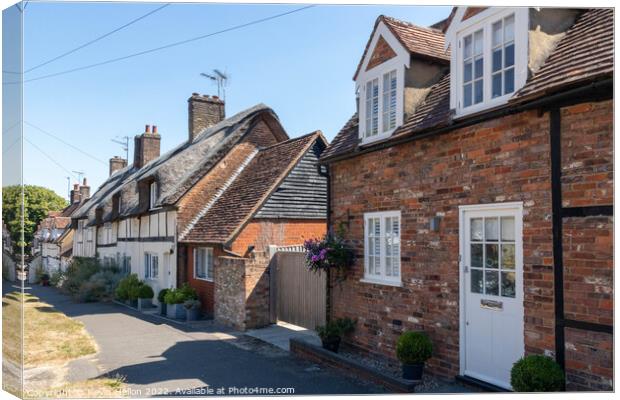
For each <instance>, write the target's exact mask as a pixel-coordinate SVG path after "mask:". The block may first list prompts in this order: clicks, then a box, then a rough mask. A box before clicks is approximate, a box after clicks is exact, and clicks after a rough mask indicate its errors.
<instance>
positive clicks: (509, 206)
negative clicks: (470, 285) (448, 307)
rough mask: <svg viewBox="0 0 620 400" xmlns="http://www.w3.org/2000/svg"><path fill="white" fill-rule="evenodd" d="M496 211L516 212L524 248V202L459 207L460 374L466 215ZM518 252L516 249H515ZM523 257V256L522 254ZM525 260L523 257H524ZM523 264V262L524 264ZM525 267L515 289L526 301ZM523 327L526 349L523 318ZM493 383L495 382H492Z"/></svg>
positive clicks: (463, 340) (463, 339) (461, 364)
mask: <svg viewBox="0 0 620 400" xmlns="http://www.w3.org/2000/svg"><path fill="white" fill-rule="evenodd" d="M495 210H513V211H516V213H517V216H516V218H515V229H516V230H517V232H516V234H519V233H520V234H521V240H520V241H521V248H523V202H522V201H514V202H506V203H488V204H469V205H462V206H459V263H458V264H459V374H460V375H463V374H464V373H465V357H466V352H465V349H466V345H465V343H466V340H467V339H466V337H465V296H466V294H467V290H466V288H465V272H464V271H463V269H464V268H463V267H464V262H465V259H464V255H465V241H466V236H465V235H466V234H467V232H465V231H464V229H463V227H464V226H465V213H466V212H467V211H495ZM515 251H516V249H515ZM522 255H523V254H522ZM522 258H523V257H522ZM522 264H523V262H522ZM523 275H524V271H523V265H522V266H521V276H520V278H521V285H517V286H516V287H515V290H516V294H517V297H520V298H521V300H522V301H523V300H524V297H523V296H524V292H525V290H524V287H523ZM521 309H522V310H523V313H522V315H523V316H524V315H525V306H524V305H523V303H522V307H521ZM521 323H522V325H523V332H524V336H523V342H524V343H523V347H524V349H525V320H524V319H523V318H522V321H521ZM491 383H493V382H491Z"/></svg>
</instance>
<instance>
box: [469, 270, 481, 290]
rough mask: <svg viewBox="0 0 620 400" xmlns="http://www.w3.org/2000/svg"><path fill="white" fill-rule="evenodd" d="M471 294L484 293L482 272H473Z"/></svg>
mask: <svg viewBox="0 0 620 400" xmlns="http://www.w3.org/2000/svg"><path fill="white" fill-rule="evenodd" d="M471 292H472V293H482V270H481V269H472V270H471Z"/></svg>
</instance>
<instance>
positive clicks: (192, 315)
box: [185, 308, 200, 321]
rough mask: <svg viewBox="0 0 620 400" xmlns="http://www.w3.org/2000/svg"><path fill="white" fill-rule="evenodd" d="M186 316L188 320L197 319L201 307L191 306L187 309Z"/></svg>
mask: <svg viewBox="0 0 620 400" xmlns="http://www.w3.org/2000/svg"><path fill="white" fill-rule="evenodd" d="M185 312H186V317H187V320H188V321H196V320H197V319H198V318H199V317H200V309H199V308H190V309H187V308H186V309H185Z"/></svg>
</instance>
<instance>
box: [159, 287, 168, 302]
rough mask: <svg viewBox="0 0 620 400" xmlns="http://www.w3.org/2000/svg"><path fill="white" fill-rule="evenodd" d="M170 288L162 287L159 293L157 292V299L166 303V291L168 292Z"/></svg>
mask: <svg viewBox="0 0 620 400" xmlns="http://www.w3.org/2000/svg"><path fill="white" fill-rule="evenodd" d="M169 290H170V289H162V290H160V291H159V293H158V294H157V301H159V302H160V303H165V301H164V297H165V296H166V293H168V291H169Z"/></svg>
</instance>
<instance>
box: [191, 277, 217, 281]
mask: <svg viewBox="0 0 620 400" xmlns="http://www.w3.org/2000/svg"><path fill="white" fill-rule="evenodd" d="M194 279H196V280H198V281H206V282H213V279H209V278H199V277H197V276H195V277H194Z"/></svg>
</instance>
